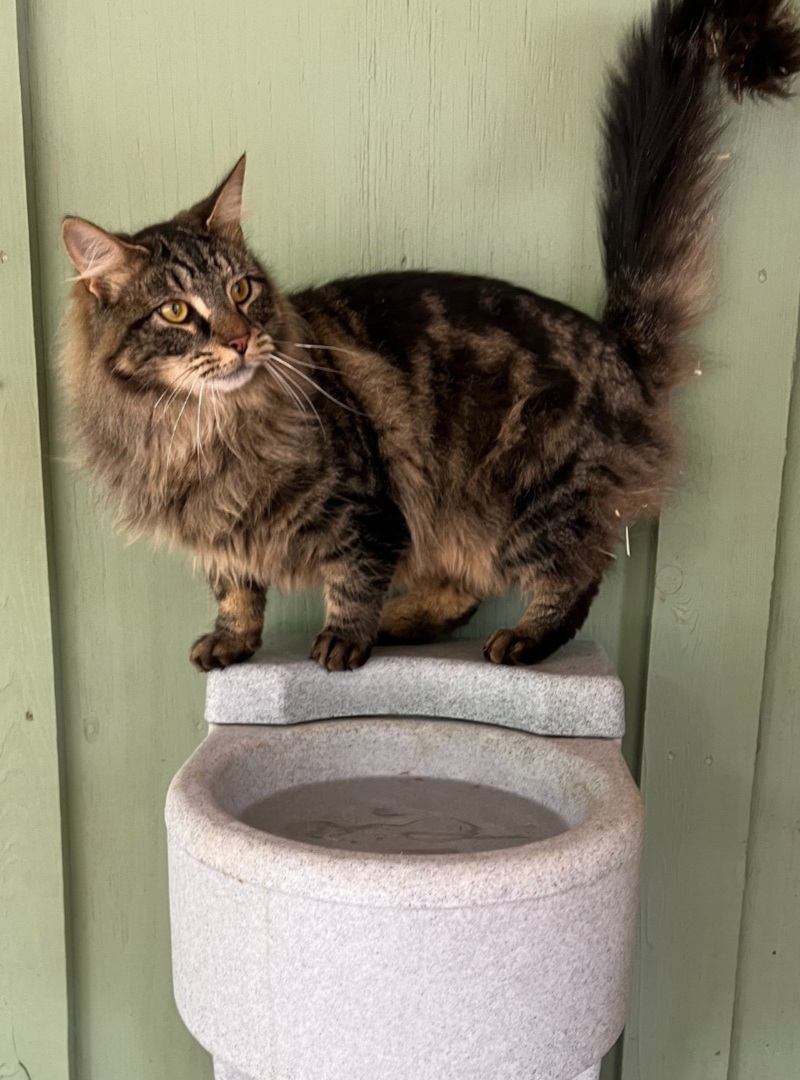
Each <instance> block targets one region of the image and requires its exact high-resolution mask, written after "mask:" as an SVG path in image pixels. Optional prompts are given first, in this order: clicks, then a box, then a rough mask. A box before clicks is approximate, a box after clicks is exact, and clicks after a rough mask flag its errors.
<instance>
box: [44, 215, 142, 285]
mask: <svg viewBox="0 0 800 1080" xmlns="http://www.w3.org/2000/svg"><path fill="white" fill-rule="evenodd" d="M61 239H62V240H63V241H64V247H65V248H66V249H67V255H69V257H70V261H71V262H72V265H73V266H74V267H75V269H76V270H77V271H78V277H79V278H80V280H81V281H82V282H83V284H84V285H85V286H86V288H87V289H88V290H89V292H90V293H92V294H93V295H94V296H96V297H97V298H98V299H99V300H115V299H116V298H117V297H118V296H119V295H120V293H121V292H122V290H123V289H124V288H125V286H126V284H127V283H128V281H129V279H130V277H131V274H132V273H133V272H134V270H135V269H136V267H137V266H139V265H141V261H142V259H143V258H144V257H146V256H147V255H148V254H149V253H148V251H147V248H143V247H140V246H139V245H138V244H129V243H127V241H125V240H120V238H119V237H118V236H114V235H113V234H112V233H108V232H106V231H105V229H101V228H100V226H99V225H93V224H92V223H91V221H85V220H84V219H83V218H79V217H68V218H64V221H63V223H62V225H61Z"/></svg>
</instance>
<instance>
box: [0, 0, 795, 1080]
mask: <svg viewBox="0 0 800 1080" xmlns="http://www.w3.org/2000/svg"><path fill="white" fill-rule="evenodd" d="M647 6H648V5H647V0H537V2H536V3H534V2H532V0H503V2H502V3H493V4H489V3H487V2H485V0H484V2H481V0H263V2H262V3H259V4H256V3H249V4H238V5H236V4H225V5H223V4H220V3H219V2H218V0H171V2H170V3H164V2H163V0H115V2H114V3H113V4H109V3H108V2H107V0H60V2H59V3H58V4H52V3H51V4H46V3H44V2H43V0H39V2H36V0H27V2H25V0H18V2H16V3H15V0H0V91H1V92H0V117H2V125H0V130H2V132H3V136H4V139H3V142H4V151H5V154H4V155H3V157H2V158H0V181H2V198H0V249H1V250H2V252H3V253H4V254H3V255H0V305H2V307H1V308H0V314H1V315H2V323H3V327H4V331H5V333H4V339H3V345H2V349H1V350H0V365H1V367H0V439H2V453H3V457H2V463H3V468H2V470H0V506H2V507H3V511H2V521H3V555H4V558H3V559H2V560H0V710H1V712H0V723H2V728H0V1076H4V1077H5V1076H8V1077H16V1076H19V1077H24V1076H25V1071H23V1069H24V1070H27V1073H28V1075H29V1076H30V1078H31V1080H67V1078H68V1077H69V1080H129V1078H130V1077H133V1076H136V1077H140V1076H141V1077H144V1076H147V1077H162V1076H163V1077H167V1076H168V1077H169V1078H170V1080H206V1078H208V1077H210V1067H209V1063H208V1059H207V1057H206V1055H205V1054H204V1053H203V1052H202V1051H201V1050H200V1049H199V1048H198V1047H197V1046H196V1045H195V1044H194V1043H193V1041H192V1040H191V1038H190V1037H189V1036H188V1034H187V1033H186V1032H185V1031H184V1029H183V1027H182V1025H181V1023H180V1021H179V1019H178V1017H177V1014H176V1012H175V1009H174V1006H173V1004H172V998H171V988H170V967H169V928H168V917H167V899H166V873H165V849H164V830H163V827H162V808H163V802H164V795H165V791H166V787H167V784H168V783H169V780H170V778H171V777H172V775H173V774H174V772H175V771H176V769H177V768H178V766H179V765H180V764H181V762H182V761H183V760H184V759H185V758H186V756H187V755H188V754H189V752H190V751H191V749H192V748H193V747H194V746H195V745H196V743H197V742H198V740H199V739H200V738H201V737H202V733H203V723H202V700H203V679H202V677H201V676H199V675H197V674H196V673H195V672H194V671H193V670H192V669H191V668H190V667H189V665H188V663H187V660H186V655H187V649H188V645H189V642H190V641H191V640H192V639H193V637H194V636H195V635H196V633H197V632H198V631H199V630H201V629H202V628H204V627H205V625H206V623H207V622H208V621H209V620H210V618H211V616H212V607H211V604H210V603H209V600H208V598H207V596H206V593H205V588H204V586H203V584H202V582H201V581H199V580H198V579H195V578H194V577H193V575H192V573H191V570H190V568H189V566H188V564H187V563H186V561H185V560H184V559H183V558H182V557H181V556H180V555H176V554H172V555H170V554H166V553H164V552H161V551H155V550H153V549H152V548H150V547H149V546H148V545H147V544H145V543H140V544H137V545H133V546H128V545H127V544H126V542H125V540H124V538H122V537H120V536H119V535H117V534H115V532H114V530H113V528H112V526H111V523H110V519H109V517H108V515H107V514H106V512H105V510H104V507H103V504H102V500H101V499H100V497H99V496H98V495H97V494H96V493H95V492H93V491H92V489H91V487H90V485H89V484H88V482H87V479H86V477H85V476H83V475H82V473H81V472H80V470H79V469H77V468H76V467H75V465H74V463H73V462H72V461H71V460H70V456H69V450H68V447H67V444H66V441H65V437H64V422H65V416H64V410H63V406H62V401H61V396H60V393H59V387H58V379H57V373H56V358H57V354H58V342H59V329H58V328H59V319H60V316H61V313H62V311H63V307H64V302H65V298H66V295H67V284H66V279H67V277H68V276H69V272H70V269H69V266H68V264H67V261H66V259H65V257H64V256H63V254H62V251H61V249H60V241H59V237H58V226H59V223H60V219H61V217H62V216H63V215H64V214H65V213H67V212H76V213H81V214H85V215H87V216H89V217H92V218H94V219H95V220H97V221H99V222H101V223H104V224H106V225H108V226H111V227H118V228H122V229H127V228H135V227H138V226H141V225H142V224H144V223H146V222H148V221H150V220H153V219H155V218H159V217H163V216H166V215H168V214H171V213H172V212H174V211H175V210H176V209H177V208H178V207H179V206H181V205H182V204H186V203H188V202H189V201H191V200H194V199H195V198H197V197H198V196H199V195H201V194H203V193H204V192H205V191H206V190H207V189H209V188H210V186H211V185H212V183H213V182H214V181H215V180H216V179H217V178H218V177H219V176H220V175H221V174H222V173H223V172H224V170H225V169H226V168H227V167H229V166H230V164H231V163H232V162H233V161H234V160H235V159H236V157H237V156H238V154H239V153H240V152H241V151H242V150H243V149H247V152H248V188H247V197H248V202H249V205H250V211H251V212H250V224H249V233H250V235H251V237H252V240H253V243H254V245H255V246H256V247H257V249H258V250H259V251H260V252H261V253H262V254H263V255H264V256H265V257H266V259H267V261H268V262H269V263H270V264H271V265H272V267H273V268H274V269H275V271H276V272H277V274H278V276H279V278H280V279H281V280H282V281H283V282H284V283H285V284H286V285H289V286H294V285H298V284H301V283H305V282H309V281H316V280H321V279H323V278H325V277H327V276H332V275H335V274H341V273H345V272H353V271H362V270H374V269H380V268H385V267H401V266H429V267H442V268H452V269H458V270H473V271H478V272H482V273H491V274H496V275H498V276H505V277H509V278H511V279H513V280H516V281H519V282H520V283H522V284H525V285H528V286H531V287H533V288H535V289H538V290H540V291H542V292H545V293H549V294H550V295H553V296H556V297H558V298H560V299H563V300H566V301H568V302H571V303H573V304H576V305H578V306H580V307H583V308H585V309H586V310H589V311H592V310H595V309H596V307H597V305H598V301H599V298H600V295H601V274H600V264H599V251H598V245H597V229H596V220H595V199H596V157H597V118H598V103H599V95H600V93H601V89H602V81H603V70H604V66H605V64H606V63H607V62H608V61H609V60H610V59H611V58H613V56H614V52H615V47H616V44H617V42H618V40H619V37H620V35H621V33H622V32H623V30H624V28H625V27H626V26H627V25H628V23H629V21H630V20H631V18H632V17H633V16H634V15H635V14H637V13H642V12H644V11H645V10H646V9H647ZM798 119H800V104H798V103H797V102H794V103H787V104H785V105H781V106H780V107H779V108H770V109H765V110H762V111H761V112H760V113H758V115H757V116H756V112H755V110H754V109H752V108H750V107H745V108H744V109H743V110H742V111H741V112H740V113H738V114H737V115H736V117H735V119H734V120H733V122H732V125H731V127H730V128H729V130H728V132H727V136H726V143H725V147H724V150H725V152H727V153H729V154H730V158H729V159H728V166H727V168H728V171H729V177H730V192H729V197H728V198H727V200H726V203H725V207H724V210H723V211H722V212H721V214H720V221H719V237H720V239H719V244H718V251H719V263H720V280H719V288H718V301H717V304H716V306H715V310H714V312H713V313H712V316H711V317H710V318H709V320H708V321H707V323H706V324H705V325H704V327H703V329H702V331H701V332H700V334H699V335H698V336H699V339H700V343H701V345H702V348H703V350H704V357H705V358H704V361H703V366H704V368H705V373H704V376H703V377H702V378H700V379H697V380H696V381H695V383H694V384H693V385H692V386H691V387H690V388H689V389H688V391H686V392H685V393H684V394H683V395H682V397H681V399H680V402H679V408H680V411H681V414H682V416H683V419H684V429H685V431H686V455H685V461H686V463H685V466H684V469H683V473H682V475H681V476H679V477H678V478H677V480H676V489H675V491H674V493H673V494H672V497H671V500H670V506H669V509H668V511H667V513H666V514H665V517H664V519H663V521H662V523H661V526H660V528H659V530H658V532H656V530H655V529H652V528H649V527H639V528H637V529H636V530H635V531H634V534H633V544H632V555H631V557H630V558H629V559H628V558H627V557H626V556H625V553H624V551H623V552H620V553H619V555H620V557H619V559H618V562H617V564H616V565H615V569H614V572H613V573H612V574H611V575H610V577H609V580H608V581H607V583H606V585H605V586H604V589H603V593H602V596H601V597H600V599H599V601H598V602H597V604H596V606H595V608H594V610H593V613H592V616H591V620H590V625H589V626H588V627H587V631H586V633H587V635H591V636H594V637H596V638H597V639H599V640H600V641H601V642H602V644H603V645H604V646H605V647H606V648H607V650H608V651H609V652H610V654H611V655H612V657H613V658H614V660H615V661H616V663H617V664H618V667H619V670H620V672H621V673H622V675H623V678H624V680H625V684H626V689H627V695H628V719H629V734H628V738H627V745H626V750H627V753H628V757H629V761H630V762H631V764H632V766H633V768H634V769H635V770H636V771H637V772H638V770H639V764H640V762H641V777H642V784H643V787H644V791H645V796H646V801H647V808H648V840H647V853H646V859H645V882H644V893H643V907H642V922H641V930H640V950H639V964H638V970H637V977H636V987H635V992H634V1003H633V1010H632V1016H631V1022H630V1024H629V1026H628V1030H627V1033H626V1037H625V1041H624V1046H623V1047H620V1048H617V1050H616V1051H615V1052H614V1053H613V1054H612V1055H610V1057H609V1060H608V1062H607V1065H606V1070H605V1076H606V1077H608V1078H610V1077H615V1078H622V1080H756V1078H758V1080H796V1077H797V1070H798V1065H797V1062H798V1061H800V950H799V947H798V941H800V934H799V933H798V929H800V927H798V920H799V918H800V916H799V915H798V910H799V909H800V857H798V844H800V794H799V793H800V781H798V773H799V772H800V710H799V709H798V705H797V700H798V698H797V690H798V676H797V675H796V674H795V672H796V671H797V664H796V649H797V647H798V645H800V621H799V618H798V615H797V612H798V610H800V578H799V577H798V574H797V571H796V566H797V563H798V555H800V512H798V506H800V404H798V403H797V402H796V401H793V400H792V387H793V372H794V366H795V361H796V345H795V340H796V332H797V321H798V320H797V316H798V297H799V296H800V243H798V237H800V200H798V199H797V194H796V193H797V191H798V189H800V140H798V138H797V130H798V127H797V125H798ZM513 606H514V604H513V602H512V601H502V602H496V603H493V604H489V605H486V608H485V610H483V611H482V612H481V613H480V615H479V616H478V617H477V618H476V620H475V625H474V627H473V628H471V631H472V632H476V631H477V632H479V633H484V632H485V631H487V630H488V629H490V628H493V627H494V626H496V625H498V624H499V621H500V619H501V618H503V619H505V618H507V617H508V614H509V611H508V609H509V608H511V607H513ZM319 615H320V606H319V602H318V600H317V598H315V597H313V596H301V597H292V598H283V599H279V600H278V601H277V602H276V603H273V604H271V606H270V611H269V620H270V625H271V626H273V627H275V628H278V629H280V628H287V629H295V628H303V629H306V630H308V631H311V630H312V629H313V628H314V627H315V626H316V624H317V621H318V619H319ZM70 1021H71V1022H70ZM68 1031H69V1032H70V1035H69V1037H68ZM15 1070H16V1071H15Z"/></svg>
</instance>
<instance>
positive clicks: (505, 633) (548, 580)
mask: <svg viewBox="0 0 800 1080" xmlns="http://www.w3.org/2000/svg"><path fill="white" fill-rule="evenodd" d="M599 588H600V577H599V576H597V577H595V578H592V579H591V580H590V581H589V582H588V583H587V581H586V579H585V578H582V579H580V580H579V582H576V581H575V579H574V578H571V579H567V578H554V577H551V576H544V575H537V576H536V577H535V579H534V583H533V592H534V598H533V600H532V601H531V603H530V604H529V606H528V608H527V609H526V611H525V613H524V615H523V616H522V618H521V619H520V620H519V622H518V623H517V625H516V626H515V627H513V629H510V630H495V632H494V633H493V634H492V635H491V636H490V637H489V638H488V640H487V641H486V644H485V645H484V647H483V654H484V656H485V657H486V659H487V660H491V662H492V663H493V664H536V663H538V661H540V660H544V659H545V658H546V657H548V656H550V654H551V653H554V652H555V651H556V649H558V648H560V647H561V646H562V645H565V644H566V643H567V642H568V641H571V640H572V638H573V637H574V636H575V634H576V633H577V632H578V630H580V628H581V626H583V623H584V621H585V619H586V616H587V615H588V614H589V608H590V606H591V603H592V600H593V599H594V598H595V596H596V594H597V590H598V589H599Z"/></svg>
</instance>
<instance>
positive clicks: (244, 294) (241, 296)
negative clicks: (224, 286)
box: [231, 277, 250, 304]
mask: <svg viewBox="0 0 800 1080" xmlns="http://www.w3.org/2000/svg"><path fill="white" fill-rule="evenodd" d="M249 295H250V282H249V281H248V280H247V278H246V277H243V278H239V280H238V281H234V283H233V285H231V300H233V302H234V303H235V304H243V303H244V302H245V300H246V299H247V298H248V296H249Z"/></svg>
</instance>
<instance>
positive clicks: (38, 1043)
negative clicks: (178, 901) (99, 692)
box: [0, 0, 69, 1080]
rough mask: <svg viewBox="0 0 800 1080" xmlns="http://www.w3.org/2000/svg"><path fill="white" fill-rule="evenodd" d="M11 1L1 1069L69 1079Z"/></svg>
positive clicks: (4, 288)
mask: <svg viewBox="0 0 800 1080" xmlns="http://www.w3.org/2000/svg"><path fill="white" fill-rule="evenodd" d="M18 45H19V43H18V37H17V13H16V5H15V2H14V0H0V131H2V133H3V152H2V155H0V190H2V198H1V199H0V320H2V327H3V341H2V350H1V351H0V461H2V468H0V507H2V510H0V521H1V522H2V530H1V531H2V544H1V545H0V546H1V547H2V558H0V1075H2V1076H4V1077H9V1078H11V1077H13V1078H17V1077H19V1078H20V1080H22V1078H23V1077H30V1078H31V1080H67V1077H68V1075H69V1059H68V1009H67V959H66V936H65V907H64V899H65V898H64V867H63V859H62V835H61V805H60V787H59V754H58V738H57V728H56V709H55V690H54V687H55V681H54V662H53V641H52V637H51V627H50V595H49V585H48V565H47V549H46V522H45V488H44V480H43V471H42V451H41V445H40V413H39V396H38V377H37V358H36V346H35V337H34V311H33V300H32V276H31V259H30V237H29V234H28V204H27V192H26V171H25V146H24V139H23V134H24V129H23V101H22V94H21V83H20V67H19V51H18Z"/></svg>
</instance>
